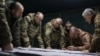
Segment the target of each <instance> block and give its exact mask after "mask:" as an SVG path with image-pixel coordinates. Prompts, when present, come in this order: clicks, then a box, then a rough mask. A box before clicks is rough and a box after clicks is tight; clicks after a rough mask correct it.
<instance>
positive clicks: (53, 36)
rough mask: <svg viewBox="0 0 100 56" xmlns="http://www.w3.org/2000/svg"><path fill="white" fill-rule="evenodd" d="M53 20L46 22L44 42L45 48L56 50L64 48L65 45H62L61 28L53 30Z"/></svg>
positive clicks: (62, 33) (62, 35)
mask: <svg viewBox="0 0 100 56" xmlns="http://www.w3.org/2000/svg"><path fill="white" fill-rule="evenodd" d="M53 20H54V19H53ZM53 20H51V21H50V22H48V23H47V24H46V25H45V27H44V30H45V33H44V34H45V35H44V41H45V44H46V47H51V48H57V49H60V48H64V47H65V43H64V31H63V28H62V26H60V28H58V29H55V28H54V27H53V25H52V22H53Z"/></svg>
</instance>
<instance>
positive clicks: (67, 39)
mask: <svg viewBox="0 0 100 56" xmlns="http://www.w3.org/2000/svg"><path fill="white" fill-rule="evenodd" d="M71 27H72V24H71V22H70V21H67V22H66V24H65V27H64V34H65V47H67V46H68V45H69V44H70V37H69V32H70V28H71Z"/></svg>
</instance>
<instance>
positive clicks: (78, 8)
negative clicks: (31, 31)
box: [8, 0, 100, 34]
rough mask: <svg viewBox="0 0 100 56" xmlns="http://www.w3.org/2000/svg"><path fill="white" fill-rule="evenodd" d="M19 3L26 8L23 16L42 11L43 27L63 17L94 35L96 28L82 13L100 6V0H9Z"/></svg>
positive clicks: (64, 19)
mask: <svg viewBox="0 0 100 56" xmlns="http://www.w3.org/2000/svg"><path fill="white" fill-rule="evenodd" d="M8 1H9V2H12V1H19V2H21V3H22V4H23V6H24V7H25V11H24V13H23V16H25V15H27V14H28V13H30V12H37V11H41V12H43V13H44V15H45V17H44V20H43V26H44V25H45V23H46V22H48V21H50V20H51V19H53V18H56V17H61V18H62V19H63V21H64V23H63V26H64V25H65V22H66V21H68V20H69V21H71V23H72V24H73V25H74V26H76V27H79V28H81V29H83V30H85V31H87V32H89V33H91V34H92V33H93V30H94V26H93V25H90V24H88V23H86V22H85V21H84V19H83V17H82V12H83V10H84V9H85V8H93V9H94V10H95V7H97V6H100V0H8Z"/></svg>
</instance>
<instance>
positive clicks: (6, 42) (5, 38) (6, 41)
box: [0, 0, 13, 51]
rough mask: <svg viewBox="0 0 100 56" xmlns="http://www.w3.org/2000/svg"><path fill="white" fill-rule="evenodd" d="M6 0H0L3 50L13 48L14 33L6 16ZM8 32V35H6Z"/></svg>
mask: <svg viewBox="0 0 100 56" xmlns="http://www.w3.org/2000/svg"><path fill="white" fill-rule="evenodd" d="M4 3H5V0H0V47H1V48H2V50H3V51H5V50H9V51H10V50H13V45H12V43H11V41H12V35H11V32H10V29H9V26H8V22H7V19H6V16H5V5H4ZM5 34H6V35H5Z"/></svg>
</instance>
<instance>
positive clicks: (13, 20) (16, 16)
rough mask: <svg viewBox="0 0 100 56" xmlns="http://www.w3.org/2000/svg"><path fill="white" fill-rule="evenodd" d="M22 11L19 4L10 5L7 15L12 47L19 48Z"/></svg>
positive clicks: (21, 6) (22, 8)
mask: <svg viewBox="0 0 100 56" xmlns="http://www.w3.org/2000/svg"><path fill="white" fill-rule="evenodd" d="M23 11H24V7H23V5H22V4H21V3H19V2H14V3H11V4H10V6H9V12H8V14H7V19H8V24H9V26H10V30H11V33H12V37H13V41H12V43H13V45H14V47H19V46H21V41H20V20H21V19H22V13H23Z"/></svg>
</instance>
